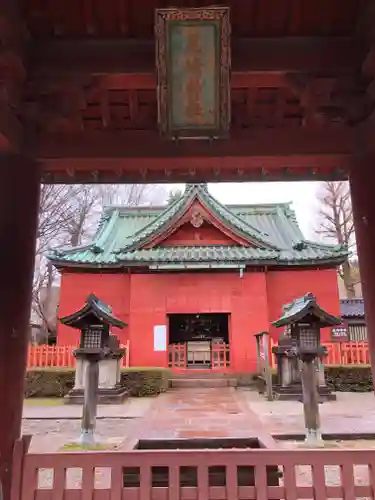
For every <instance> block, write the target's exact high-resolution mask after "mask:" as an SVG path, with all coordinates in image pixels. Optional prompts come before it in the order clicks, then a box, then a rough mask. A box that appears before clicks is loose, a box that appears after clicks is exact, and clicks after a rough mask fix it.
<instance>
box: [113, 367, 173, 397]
mask: <svg viewBox="0 0 375 500" xmlns="http://www.w3.org/2000/svg"><path fill="white" fill-rule="evenodd" d="M169 377H170V372H169V370H167V369H165V368H125V369H123V370H122V371H121V384H122V385H123V386H124V387H126V388H127V389H128V391H129V395H130V396H135V397H141V396H155V395H156V394H160V393H161V392H166V391H167V390H168V385H169Z"/></svg>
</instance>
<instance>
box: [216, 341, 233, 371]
mask: <svg viewBox="0 0 375 500" xmlns="http://www.w3.org/2000/svg"><path fill="white" fill-rule="evenodd" d="M229 366H230V359H229V345H228V344H212V347H211V368H212V369H217V368H229Z"/></svg>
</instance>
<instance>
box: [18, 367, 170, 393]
mask: <svg viewBox="0 0 375 500" xmlns="http://www.w3.org/2000/svg"><path fill="white" fill-rule="evenodd" d="M74 376H75V371H74V370H72V369H54V368H45V369H38V370H29V371H28V372H27V374H26V384H25V397H26V398H61V397H64V396H66V395H67V394H68V392H69V391H70V390H71V389H72V388H73V387H74ZM121 383H122V385H123V386H125V387H126V388H127V389H128V393H129V395H130V396H153V395H155V394H159V393H161V392H165V391H166V390H167V389H168V383H169V371H168V370H166V369H164V368H126V369H123V370H122V371H121Z"/></svg>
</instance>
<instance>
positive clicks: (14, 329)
mask: <svg viewBox="0 0 375 500" xmlns="http://www.w3.org/2000/svg"><path fill="white" fill-rule="evenodd" d="M39 192H40V176H39V171H38V169H37V167H36V165H35V164H34V163H32V162H29V161H25V160H21V159H19V158H7V157H1V156H0V478H1V481H2V487H3V491H4V500H9V488H10V478H11V470H10V466H11V459H12V448H13V444H14V441H15V439H17V438H18V436H19V435H20V429H21V418H22V401H23V391H24V380H25V368H26V356H27V345H28V341H29V320H30V304H31V286H32V277H33V270H34V254H35V237H36V229H37V218H38V205H39Z"/></svg>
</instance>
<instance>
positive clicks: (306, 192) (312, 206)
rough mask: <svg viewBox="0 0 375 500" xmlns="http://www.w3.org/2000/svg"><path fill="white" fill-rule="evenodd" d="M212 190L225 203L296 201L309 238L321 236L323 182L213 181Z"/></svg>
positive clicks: (179, 186) (305, 233) (298, 214)
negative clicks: (318, 197)
mask: <svg viewBox="0 0 375 500" xmlns="http://www.w3.org/2000/svg"><path fill="white" fill-rule="evenodd" d="M171 188H172V189H177V188H179V189H183V188H184V185H183V184H175V185H173V187H172V186H171ZM208 189H209V191H210V193H211V194H212V195H213V196H215V198H217V199H218V200H219V201H221V202H222V203H228V204H241V203H244V204H246V203H247V204H253V203H278V202H292V206H293V208H294V210H295V212H296V215H297V219H298V222H299V224H300V227H301V229H302V232H303V233H304V235H305V237H307V238H313V239H317V237H316V235H314V225H315V227H316V213H317V202H316V194H317V191H318V189H319V182H241V183H230V182H222V183H217V184H209V185H208Z"/></svg>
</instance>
